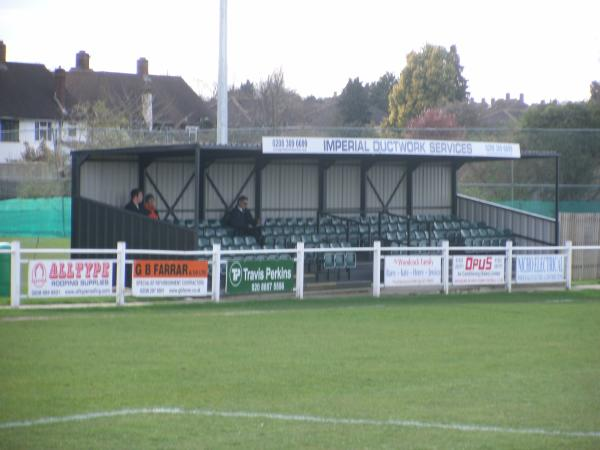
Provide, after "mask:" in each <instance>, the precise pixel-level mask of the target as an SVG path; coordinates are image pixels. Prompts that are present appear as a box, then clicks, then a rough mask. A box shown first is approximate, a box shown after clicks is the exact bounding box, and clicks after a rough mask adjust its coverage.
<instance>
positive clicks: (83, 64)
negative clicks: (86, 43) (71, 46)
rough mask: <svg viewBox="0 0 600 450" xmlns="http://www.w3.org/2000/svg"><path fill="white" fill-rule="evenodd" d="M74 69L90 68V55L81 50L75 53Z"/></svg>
mask: <svg viewBox="0 0 600 450" xmlns="http://www.w3.org/2000/svg"><path fill="white" fill-rule="evenodd" d="M75 69H77V70H90V55H89V54H87V53H86V52H84V51H83V50H81V51H80V52H79V53H77V55H75Z"/></svg>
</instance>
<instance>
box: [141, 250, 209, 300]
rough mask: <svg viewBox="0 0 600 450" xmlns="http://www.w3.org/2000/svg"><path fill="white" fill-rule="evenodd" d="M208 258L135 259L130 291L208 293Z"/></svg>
mask: <svg viewBox="0 0 600 450" xmlns="http://www.w3.org/2000/svg"><path fill="white" fill-rule="evenodd" d="M207 286H208V261H186V260H181V259H178V260H164V259H159V260H136V261H134V262H133V274H132V277H131V292H132V294H133V295H134V296H136V297H202V296H205V295H207V289H208V288H207Z"/></svg>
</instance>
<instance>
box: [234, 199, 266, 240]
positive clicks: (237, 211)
mask: <svg viewBox="0 0 600 450" xmlns="http://www.w3.org/2000/svg"><path fill="white" fill-rule="evenodd" d="M227 225H229V226H230V227H231V228H233V229H234V230H235V231H236V233H238V234H240V235H243V236H254V237H256V238H257V239H258V236H259V230H258V228H257V226H258V221H257V220H256V219H254V217H252V214H251V213H250V211H249V210H248V197H246V196H244V195H242V196H241V197H240V198H238V201H237V206H236V207H235V208H233V209H232V210H231V211H230V212H229V214H228V217H227Z"/></svg>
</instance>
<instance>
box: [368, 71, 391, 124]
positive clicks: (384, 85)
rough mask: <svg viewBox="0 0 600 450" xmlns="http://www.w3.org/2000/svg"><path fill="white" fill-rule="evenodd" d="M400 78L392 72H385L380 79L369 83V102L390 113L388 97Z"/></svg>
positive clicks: (386, 113)
mask: <svg viewBox="0 0 600 450" xmlns="http://www.w3.org/2000/svg"><path fill="white" fill-rule="evenodd" d="M397 82H398V78H396V75H394V74H393V73H392V72H386V73H384V74H383V75H382V76H381V77H380V78H379V80H377V81H376V82H374V83H371V84H369V85H368V90H369V103H370V104H371V106H372V107H374V108H377V109H379V110H381V111H383V112H384V113H385V115H386V116H387V115H388V105H389V103H388V97H389V95H390V92H391V90H392V88H393V87H394V85H395V84H396V83H397Z"/></svg>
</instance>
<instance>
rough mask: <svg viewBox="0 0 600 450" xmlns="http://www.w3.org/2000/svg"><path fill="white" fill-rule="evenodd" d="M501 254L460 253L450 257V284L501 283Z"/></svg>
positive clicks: (502, 274)
mask: <svg viewBox="0 0 600 450" xmlns="http://www.w3.org/2000/svg"><path fill="white" fill-rule="evenodd" d="M503 283H504V256H503V255H464V256H462V255H460V256H454V257H453V258H452V284H453V285H457V286H464V285H481V284H503Z"/></svg>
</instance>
